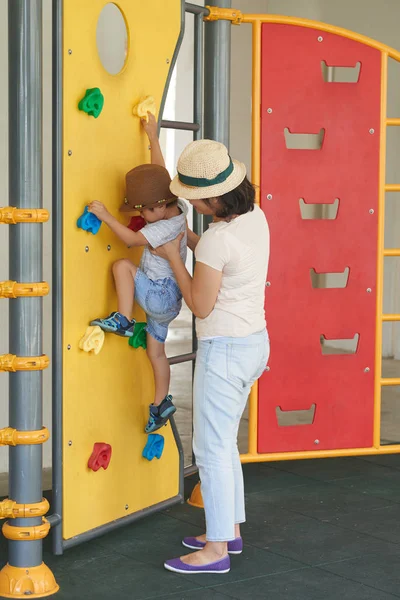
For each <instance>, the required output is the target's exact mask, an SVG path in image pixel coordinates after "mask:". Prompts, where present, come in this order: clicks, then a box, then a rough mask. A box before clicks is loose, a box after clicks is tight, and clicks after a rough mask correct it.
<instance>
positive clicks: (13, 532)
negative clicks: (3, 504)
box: [2, 518, 50, 541]
mask: <svg viewBox="0 0 400 600" xmlns="http://www.w3.org/2000/svg"><path fill="white" fill-rule="evenodd" d="M2 531H3V535H4V537H5V538H7V539H8V540H15V541H22V540H29V541H31V540H42V539H43V538H45V537H46V536H47V535H48V533H49V531H50V523H49V522H48V521H47V519H45V518H43V521H42V524H41V525H36V526H35V525H34V526H33V527H14V526H13V525H9V523H8V521H6V522H5V523H4V525H3V529H2Z"/></svg>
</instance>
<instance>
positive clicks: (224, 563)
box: [164, 556, 231, 574]
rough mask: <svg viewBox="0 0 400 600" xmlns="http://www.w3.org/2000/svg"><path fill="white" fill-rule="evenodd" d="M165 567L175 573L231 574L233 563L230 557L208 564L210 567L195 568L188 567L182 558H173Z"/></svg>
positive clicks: (193, 566) (192, 566)
mask: <svg viewBox="0 0 400 600" xmlns="http://www.w3.org/2000/svg"><path fill="white" fill-rule="evenodd" d="M164 567H165V568H166V569H167V571H173V573H184V574H186V573H189V574H190V573H229V571H230V569H231V561H230V558H229V556H225V558H221V560H217V561H216V562H212V563H208V565H199V566H195V565H187V564H186V563H184V562H182V561H181V559H180V558H171V560H167V561H166V562H165V563H164Z"/></svg>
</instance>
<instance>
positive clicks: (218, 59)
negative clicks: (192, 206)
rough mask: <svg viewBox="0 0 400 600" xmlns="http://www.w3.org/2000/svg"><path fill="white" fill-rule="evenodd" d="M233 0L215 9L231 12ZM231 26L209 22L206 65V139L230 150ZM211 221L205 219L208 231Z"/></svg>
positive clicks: (219, 22)
mask: <svg viewBox="0 0 400 600" xmlns="http://www.w3.org/2000/svg"><path fill="white" fill-rule="evenodd" d="M231 5H232V2H231V0H218V1H217V2H214V6H219V7H220V8H231ZM231 27H232V25H231V22H230V21H224V20H221V21H207V22H206V26H205V39H204V46H205V54H204V62H205V64H206V65H207V68H206V69H205V71H204V137H205V138H206V139H210V140H216V141H217V142H222V144H225V146H227V148H229V121H230V88H231ZM211 220H212V219H211V217H204V224H205V228H207V227H208V225H209V224H210V222H211Z"/></svg>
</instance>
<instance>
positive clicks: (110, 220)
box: [89, 200, 148, 246]
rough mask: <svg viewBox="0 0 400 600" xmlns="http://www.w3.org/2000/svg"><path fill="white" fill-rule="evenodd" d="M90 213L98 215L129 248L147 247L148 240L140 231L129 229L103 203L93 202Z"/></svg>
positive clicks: (90, 205)
mask: <svg viewBox="0 0 400 600" xmlns="http://www.w3.org/2000/svg"><path fill="white" fill-rule="evenodd" d="M89 212H91V213H93V214H94V215H96V217H97V218H98V219H100V221H103V223H105V224H106V225H108V227H109V228H110V229H111V231H113V232H114V233H115V235H116V236H117V237H119V239H120V240H122V241H123V242H124V244H126V245H127V246H147V243H148V242H147V239H146V238H145V237H144V235H143V234H142V233H141V232H140V231H138V232H135V231H131V230H130V229H129V228H128V227H125V225H122V223H120V222H119V221H118V219H116V218H115V217H113V216H112V215H111V214H110V213H109V212H108V210H107V209H106V207H105V206H104V204H102V203H101V202H98V201H97V200H94V201H93V202H91V203H90V204H89Z"/></svg>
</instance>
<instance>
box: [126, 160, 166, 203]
mask: <svg viewBox="0 0 400 600" xmlns="http://www.w3.org/2000/svg"><path fill="white" fill-rule="evenodd" d="M170 183H171V178H170V176H169V173H168V171H167V169H165V168H164V167H161V166H160V165H139V166H138V167H135V168H134V169H132V170H131V171H129V173H127V174H126V198H125V202H124V204H122V206H121V207H120V209H119V210H120V211H121V212H132V211H134V210H141V209H142V208H155V207H156V206H162V205H163V204H170V203H171V202H175V200H176V199H177V198H176V196H174V194H173V193H172V192H171V191H170V189H169V184H170Z"/></svg>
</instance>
